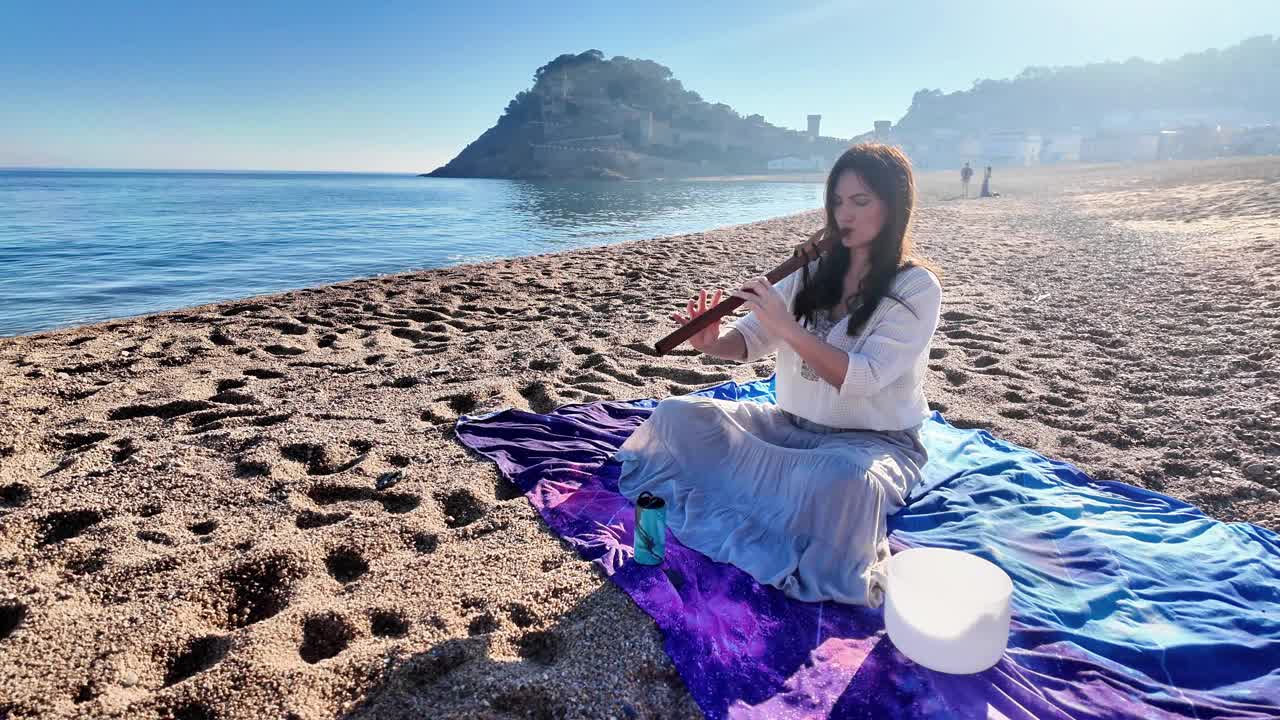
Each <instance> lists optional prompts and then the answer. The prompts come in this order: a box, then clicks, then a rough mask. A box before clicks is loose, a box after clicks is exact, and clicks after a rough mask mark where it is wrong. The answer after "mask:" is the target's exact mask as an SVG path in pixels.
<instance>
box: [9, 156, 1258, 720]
mask: <svg viewBox="0 0 1280 720" xmlns="http://www.w3.org/2000/svg"><path fill="white" fill-rule="evenodd" d="M975 186H976V183H975ZM993 187H994V188H995V189H996V190H998V191H1000V192H1001V193H1002V194H1003V195H1002V197H1000V198H995V199H987V200H973V199H970V200H967V201H966V200H959V199H957V196H958V194H959V182H958V176H955V174H954V173H946V174H926V175H923V176H922V178H921V199H922V207H921V208H920V210H919V211H918V213H917V216H916V222H915V237H916V240H917V243H918V246H919V249H920V250H921V251H922V253H923V254H925V255H927V256H928V257H929V258H930V259H932V260H933V261H935V262H936V263H937V264H938V265H939V266H940V267H941V268H942V270H943V273H944V274H943V288H944V290H943V292H944V296H943V302H944V306H943V312H944V314H943V321H942V324H941V326H940V328H939V331H938V333H937V335H936V337H935V339H934V344H933V349H932V351H931V364H930V369H931V370H932V373H931V375H930V377H929V384H928V392H929V397H930V401H931V405H932V406H933V407H934V408H935V409H936V410H939V411H941V412H942V413H943V414H944V415H945V417H946V418H947V419H948V420H949V421H950V422H952V423H953V424H956V425H959V426H962V427H971V428H984V429H987V430H990V431H991V432H992V433H994V434H996V435H997V436H999V437H1001V438H1004V439H1006V440H1010V441H1013V442H1016V443H1019V444H1022V445H1025V446H1028V447H1031V448H1033V449H1035V450H1037V451H1039V452H1042V453H1044V454H1045V455H1048V456H1050V457H1054V458H1058V459H1062V460H1067V461H1070V462H1073V463H1075V464H1077V465H1078V466H1080V467H1081V468H1083V469H1084V470H1085V471H1086V472H1088V473H1089V474H1090V475H1092V476H1093V477H1095V478H1098V479H1109V480H1119V481H1122V482H1126V483H1131V484H1134V485H1138V486H1142V487H1145V488H1149V489H1153V490H1157V491H1160V492H1164V493H1167V494H1169V495H1172V496H1174V497H1177V498H1180V499H1183V500H1186V501H1188V502H1192V503H1194V504H1196V505H1198V506H1199V507H1201V508H1202V509H1204V510H1205V512H1207V513H1209V514H1210V515H1212V516H1213V517H1216V518H1218V519H1221V520H1224V521H1248V522H1253V523H1257V524H1258V525H1261V526H1263V527H1266V528H1270V529H1272V530H1280V359H1278V358H1277V352H1278V351H1280V158H1257V159H1248V160H1243V159H1242V160H1238V161H1237V160H1232V161H1226V160H1223V161H1212V162H1199V163H1189V162H1179V163H1164V164H1159V165H1150V166H1138V167H1119V166H1097V167H1079V168H1066V169H1064V168H1038V169H1034V170H1020V171H1013V170H1003V169H998V170H997V172H996V174H995V176H994V178H993ZM821 223H822V218H821V214H820V213H819V212H817V211H815V212H811V213H807V214H802V215H796V216H791V217H785V218H779V219H775V220H771V221H767V222H762V223H756V224H752V225H742V226H735V227H727V228H721V229H718V230H715V231H711V232H706V233H698V234H694V235H687V236H681V237H672V238H658V239H650V240H643V241H635V242H626V243H621V244H618V245H613V246H608V247H600V248H591V249H585V250H575V251H569V252H562V253H556V254H551V255H542V256H537V257H530V258H522V259H512V260H502V261H496V262H491V263H486V264H479V265H468V266H461V267H453V268H448V269H441V270H433V271H428V272H421V273H413V274H403V275H395V276H389V277H379V278H374V279H364V280H355V281H351V282H345V283H340V284H336V285H331V286H325V287H317V288H309V289H302V290H297V291H293V292H288V293H283V294H279V295H271V296H262V297H256V298H251V299H245V300H243V301H238V302H233V303H226V304H220V305H207V306H202V307H196V308H189V309H184V310H180V311H175V312H168V313H163V314H158V315H152V316H147V317H143V318H133V319H126V320H119V321H114V322H107V323H101V324H97V325H92V326H85V327H78V328H73V329H68V330H64V331H58V332H49V333H42V334H38V335H30V336H23V337H17V338H9V339H0V563H3V567H2V570H0V677H3V678H4V680H3V683H2V684H3V685H4V688H5V689H4V692H3V694H2V695H0V718H4V717H10V718H34V717H41V718H46V717H48V718H54V717H57V718H81V717H107V718H166V717H173V718H180V719H183V720H196V719H209V718H218V719H219V720H230V719H233V718H259V717H272V718H277V717H278V718H296V719H299V720H319V719H321V718H334V717H343V718H362V719H364V718H368V719H373V718H387V719H390V718H408V717H423V718H534V719H535V720H543V719H550V718H684V717H699V713H698V711H697V708H696V706H695V705H694V704H693V702H692V700H691V699H690V698H689V696H688V694H687V692H686V691H685V689H684V685H683V683H682V681H681V679H680V677H679V676H678V675H677V674H676V672H675V670H674V668H673V667H672V665H671V663H670V661H669V660H668V659H667V656H666V655H665V653H664V651H663V648H662V638H661V636H660V635H659V634H658V632H657V630H656V629H655V628H654V626H653V624H652V623H651V622H650V621H649V619H648V617H647V616H645V615H644V614H643V613H642V612H640V611H639V610H638V609H636V608H635V607H634V605H633V604H632V603H631V601H630V600H629V599H628V598H627V597H626V596H625V595H624V594H623V593H622V592H620V591H619V590H617V589H616V588H615V587H614V586H613V585H611V584H610V582H609V581H608V580H607V579H606V578H605V577H604V576H603V575H601V574H600V573H598V572H596V571H595V570H594V569H593V568H592V566H591V565H589V564H588V563H586V562H584V561H581V560H579V559H578V557H577V555H576V553H575V552H574V551H573V550H572V549H571V548H570V547H569V546H568V545H566V544H564V543H562V542H561V541H560V540H558V539H557V538H556V537H555V536H554V535H553V534H551V533H550V532H549V531H548V530H547V529H546V528H545V527H544V526H543V524H542V523H541V521H540V520H539V518H538V517H537V515H536V514H535V513H534V511H533V510H532V509H531V508H530V506H529V504H528V502H527V501H526V500H525V499H524V498H523V496H521V495H520V494H519V492H518V491H517V490H516V489H515V487H514V486H513V485H511V484H510V483H508V482H506V481H505V480H503V479H502V478H501V477H500V476H499V474H498V472H497V470H496V468H495V466H494V465H493V464H492V463H490V462H488V461H487V460H483V459H480V458H477V457H475V456H474V455H472V454H471V453H469V452H468V451H467V450H465V449H464V448H462V447H461V446H460V445H459V444H458V443H457V442H456V440H455V439H454V437H453V430H452V428H453V423H454V421H455V420H456V419H457V417H458V416H459V414H462V413H469V414H476V413H480V412H485V411H489V410H496V409H500V408H506V407H518V408H522V409H528V410H532V411H535V412H547V411H550V410H552V409H554V408H555V407H557V406H559V405H562V404H566V403H579V402H589V401H594V400H598V399H616V400H628V399H635V398H644V397H665V396H667V395H671V394H679V393H685V392H689V391H691V390H694V389H696V388H699V387H704V386H707V385H711V384H715V383H719V382H722V381H725V380H730V379H733V380H737V381H750V380H754V379H756V378H761V377H767V376H768V375H769V374H770V373H771V372H772V359H771V358H770V359H766V360H762V361H759V362H756V363H752V364H738V363H733V362H727V361H720V360H715V359H712V358H708V357H703V356H700V355H699V354H698V353H696V352H694V351H692V350H690V349H688V348H687V346H686V347H685V348H683V349H681V350H678V351H676V352H675V353H673V354H671V355H668V356H665V357H656V356H655V353H654V352H653V350H652V349H651V347H652V343H653V342H654V341H655V340H656V339H657V338H659V337H661V336H662V335H664V334H665V333H666V332H667V331H668V330H669V329H670V325H671V322H670V321H669V320H668V319H667V318H668V315H669V313H670V311H671V310H673V309H675V308H676V307H678V306H682V305H683V304H684V302H685V301H686V299H687V298H688V297H689V295H691V294H692V293H694V292H695V291H696V289H697V288H698V287H707V288H714V287H722V288H725V289H733V288H736V287H737V286H738V285H739V284H740V282H741V281H742V280H743V279H745V278H746V277H747V276H748V275H750V274H753V273H761V274H762V273H763V272H765V271H767V270H768V269H770V268H772V267H773V266H774V265H776V264H777V263H778V262H780V261H781V260H782V259H784V258H785V257H786V256H787V255H788V254H789V253H790V251H791V249H792V248H793V247H794V246H795V245H796V244H798V243H799V242H801V240H802V239H803V237H804V236H805V235H806V234H807V233H808V232H810V231H812V230H814V229H816V228H818V227H819V226H820V225H821Z"/></svg>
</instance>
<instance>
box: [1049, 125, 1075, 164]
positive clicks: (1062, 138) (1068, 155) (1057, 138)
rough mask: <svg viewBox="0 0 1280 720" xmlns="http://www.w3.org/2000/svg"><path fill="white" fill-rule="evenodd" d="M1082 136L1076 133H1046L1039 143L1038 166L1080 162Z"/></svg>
mask: <svg viewBox="0 0 1280 720" xmlns="http://www.w3.org/2000/svg"><path fill="white" fill-rule="evenodd" d="M1083 142H1084V136H1083V135H1081V134H1080V133H1078V132H1055V133H1047V134H1046V135H1045V136H1044V139H1043V140H1042V141H1041V146H1040V164H1041V165H1055V164H1058V163H1074V162H1080V147H1081V145H1082V144H1083Z"/></svg>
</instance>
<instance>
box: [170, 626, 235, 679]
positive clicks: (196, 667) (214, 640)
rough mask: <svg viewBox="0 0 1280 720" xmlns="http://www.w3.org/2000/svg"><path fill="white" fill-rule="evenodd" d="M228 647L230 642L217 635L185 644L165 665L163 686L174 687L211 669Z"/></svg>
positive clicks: (219, 660)
mask: <svg viewBox="0 0 1280 720" xmlns="http://www.w3.org/2000/svg"><path fill="white" fill-rule="evenodd" d="M230 647H231V642H230V640H229V639H228V638H225V637H222V636H219V635H206V636H204V637H200V638H196V639H195V640H192V641H190V642H188V643H186V645H184V646H183V647H182V648H181V649H180V650H179V651H178V652H177V653H175V654H174V655H173V656H172V657H171V658H169V660H168V662H167V663H166V668H165V674H164V686H165V687H169V686H170V685H176V684H178V683H180V682H182V681H183V680H186V679H187V678H190V677H194V676H195V675H198V674H200V673H202V672H204V671H206V670H210V669H212V668H213V666H214V665H217V664H218V663H219V662H222V658H224V657H226V654H227V649H228V648H230Z"/></svg>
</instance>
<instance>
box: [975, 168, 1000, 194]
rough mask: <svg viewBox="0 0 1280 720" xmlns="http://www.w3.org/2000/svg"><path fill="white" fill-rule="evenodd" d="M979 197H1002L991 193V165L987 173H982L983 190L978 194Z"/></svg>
mask: <svg viewBox="0 0 1280 720" xmlns="http://www.w3.org/2000/svg"><path fill="white" fill-rule="evenodd" d="M978 197H1000V193H993V192H991V166H990V165H988V166H987V169H986V171H985V172H983V173H982V190H981V191H980V192H979V193H978Z"/></svg>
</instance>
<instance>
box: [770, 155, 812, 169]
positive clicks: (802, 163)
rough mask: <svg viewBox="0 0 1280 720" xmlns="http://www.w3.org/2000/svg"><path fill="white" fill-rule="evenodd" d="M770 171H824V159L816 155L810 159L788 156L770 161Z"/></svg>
mask: <svg viewBox="0 0 1280 720" xmlns="http://www.w3.org/2000/svg"><path fill="white" fill-rule="evenodd" d="M769 169H770V170H822V169H823V162H822V158H821V157H819V156H817V155H814V156H812V157H810V158H809V159H807V160H806V159H805V158H802V157H796V156H795V155H787V156H785V157H780V158H775V159H773V160H770V161H769Z"/></svg>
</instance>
